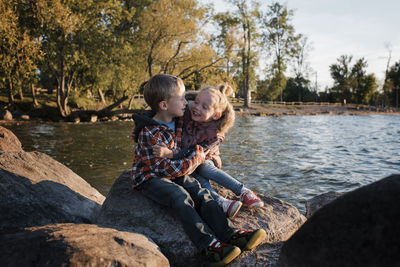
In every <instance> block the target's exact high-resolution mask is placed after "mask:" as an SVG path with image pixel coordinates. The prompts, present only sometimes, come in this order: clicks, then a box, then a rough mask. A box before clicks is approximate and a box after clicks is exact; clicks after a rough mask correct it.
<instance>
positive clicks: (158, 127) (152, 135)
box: [130, 117, 204, 187]
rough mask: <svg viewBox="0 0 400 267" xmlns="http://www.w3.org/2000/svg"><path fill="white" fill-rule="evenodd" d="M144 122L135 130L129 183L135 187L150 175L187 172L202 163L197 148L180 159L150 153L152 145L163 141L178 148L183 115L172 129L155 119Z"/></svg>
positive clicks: (201, 156)
mask: <svg viewBox="0 0 400 267" xmlns="http://www.w3.org/2000/svg"><path fill="white" fill-rule="evenodd" d="M153 122H154V123H152V124H147V125H145V126H144V127H143V128H142V129H141V130H140V131H139V132H138V141H137V145H136V148H135V159H134V163H133V167H132V169H131V171H130V174H131V179H132V186H133V187H136V186H138V185H140V184H141V183H143V182H144V181H146V180H147V179H150V178H169V179H173V178H175V177H180V176H183V175H186V174H191V173H192V172H193V171H194V170H195V169H196V168H197V167H198V166H199V165H200V164H202V163H203V162H204V154H203V153H200V151H199V150H198V149H196V150H195V151H193V152H192V153H191V154H190V155H189V156H187V157H185V158H181V159H167V158H159V157H155V156H154V155H153V147H154V146H155V145H161V144H165V145H166V146H167V147H168V148H169V149H172V150H174V151H176V150H178V149H179V148H180V145H181V140H182V125H183V117H181V118H179V119H178V120H177V122H176V124H175V132H173V131H172V130H171V129H169V128H168V127H167V126H165V125H162V124H158V123H156V122H155V121H153Z"/></svg>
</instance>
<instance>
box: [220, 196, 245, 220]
mask: <svg viewBox="0 0 400 267" xmlns="http://www.w3.org/2000/svg"><path fill="white" fill-rule="evenodd" d="M218 204H219V205H220V206H221V208H222V210H223V211H224V212H225V214H226V215H227V216H228V217H229V218H233V217H235V216H236V214H237V213H238V211H239V210H240V208H241V207H242V202H240V201H238V200H230V199H226V198H222V197H221V198H220V200H219V201H218Z"/></svg>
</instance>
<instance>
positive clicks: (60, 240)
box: [0, 224, 169, 267]
mask: <svg viewBox="0 0 400 267" xmlns="http://www.w3.org/2000/svg"><path fill="white" fill-rule="evenodd" d="M0 251H1V253H0V266H16V267H17V266H154V267H158V266H169V262H168V259H167V258H166V257H165V256H164V255H163V254H162V253H161V252H160V251H159V249H158V247H157V245H156V244H154V243H153V242H152V241H151V240H149V239H148V238H147V237H145V236H143V235H140V234H135V233H128V232H119V231H117V230H114V229H110V228H101V227H98V226H96V225H91V224H55V225H46V226H38V227H30V228H25V229H24V230H23V231H21V232H17V233H8V234H4V235H0Z"/></svg>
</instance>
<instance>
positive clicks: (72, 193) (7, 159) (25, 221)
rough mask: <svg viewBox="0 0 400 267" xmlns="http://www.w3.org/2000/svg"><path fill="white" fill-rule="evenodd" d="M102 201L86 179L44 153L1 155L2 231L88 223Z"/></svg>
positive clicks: (0, 203)
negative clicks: (46, 225)
mask: <svg viewBox="0 0 400 267" xmlns="http://www.w3.org/2000/svg"><path fill="white" fill-rule="evenodd" d="M103 201H104V196H103V195H101V194H100V193H99V192H98V191H97V190H96V189H94V188H93V187H91V186H90V185H89V184H88V183H87V182H86V181H85V180H83V179H82V178H81V177H79V176H78V175H76V174H75V173H74V172H73V171H71V170H70V169H69V168H67V167H66V166H64V165H63V164H61V163H59V162H58V161H56V160H54V159H52V158H50V157H49V156H47V155H45V154H43V153H39V152H23V151H21V152H3V153H1V154H0V214H1V217H0V230H1V229H4V228H18V227H28V226H37V225H45V224H52V223H61V222H77V223H82V222H86V223H88V222H91V221H92V220H93V218H94V217H95V215H96V213H97V212H98V211H99V210H100V207H101V204H102V203H103Z"/></svg>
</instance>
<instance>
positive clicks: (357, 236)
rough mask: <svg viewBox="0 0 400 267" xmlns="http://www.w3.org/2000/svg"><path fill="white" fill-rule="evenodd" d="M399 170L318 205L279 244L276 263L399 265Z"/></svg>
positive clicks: (294, 265)
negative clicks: (320, 205)
mask: <svg viewBox="0 0 400 267" xmlns="http://www.w3.org/2000/svg"><path fill="white" fill-rule="evenodd" d="M399 203H400V175H392V176H389V177H386V178H384V179H382V180H380V181H377V182H374V183H371V184H369V185H366V186H363V187H361V188H359V189H357V190H354V191H352V192H348V193H346V194H344V195H343V196H341V197H339V198H337V199H336V200H334V201H332V202H331V203H329V204H327V205H326V206H324V207H322V208H321V209H319V210H318V211H317V212H316V213H315V214H314V215H313V216H312V217H311V218H310V219H308V221H307V222H306V223H304V225H303V226H302V227H301V228H300V229H299V230H298V231H297V232H296V233H295V234H294V235H293V236H292V237H291V238H290V239H289V240H288V241H287V242H286V243H285V244H284V245H283V247H282V250H281V254H280V257H279V262H278V264H277V266H290V267H296V266H299V267H300V266H304V267H305V266H307V267H313V266H328V267H329V266H332V267H333V266H400V239H399V237H400V227H399V221H400V208H399Z"/></svg>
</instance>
